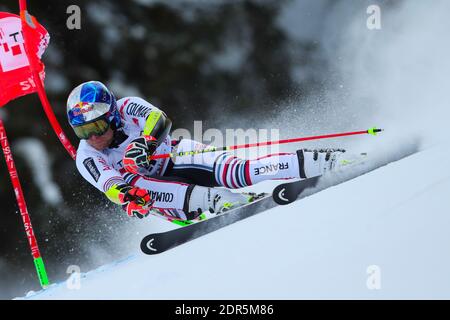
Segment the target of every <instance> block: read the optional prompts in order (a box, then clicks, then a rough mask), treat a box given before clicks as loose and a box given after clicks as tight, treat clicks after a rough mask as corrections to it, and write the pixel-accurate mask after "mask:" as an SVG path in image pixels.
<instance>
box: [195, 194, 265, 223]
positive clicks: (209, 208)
mask: <svg viewBox="0 0 450 320" xmlns="http://www.w3.org/2000/svg"><path fill="white" fill-rule="evenodd" d="M256 198H258V195H257V194H255V193H235V192H231V191H230V190H228V189H223V188H221V189H219V188H207V187H202V186H195V187H194V188H193V189H192V191H191V194H190V196H189V212H194V213H196V218H197V219H200V220H203V219H206V218H209V217H211V216H212V215H219V214H222V213H224V212H226V211H229V210H231V209H235V208H237V207H240V206H243V205H245V204H247V203H250V202H252V201H254V200H255V199H256Z"/></svg>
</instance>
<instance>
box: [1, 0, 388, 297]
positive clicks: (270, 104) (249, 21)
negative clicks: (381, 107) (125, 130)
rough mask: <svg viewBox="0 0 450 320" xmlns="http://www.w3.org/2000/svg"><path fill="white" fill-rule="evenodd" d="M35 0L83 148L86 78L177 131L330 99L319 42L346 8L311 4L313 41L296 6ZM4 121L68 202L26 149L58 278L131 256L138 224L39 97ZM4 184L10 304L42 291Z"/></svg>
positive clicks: (279, 1)
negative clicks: (44, 173) (67, 145)
mask: <svg viewBox="0 0 450 320" xmlns="http://www.w3.org/2000/svg"><path fill="white" fill-rule="evenodd" d="M28 2H29V12H30V13H31V14H32V15H34V16H35V17H37V19H38V20H39V22H40V23H41V24H42V25H43V26H44V27H45V28H46V29H47V30H48V31H49V33H50V36H51V41H50V46H49V48H48V49H47V51H46V52H45V54H44V56H43V61H44V63H45V65H46V71H47V77H46V82H45V84H46V89H47V93H48V96H49V100H50V102H51V104H52V106H53V109H54V111H55V114H56V116H57V118H58V120H59V121H60V123H61V125H62V127H63V129H64V131H65V132H66V134H67V135H68V136H69V138H70V140H71V141H72V143H73V144H74V145H75V146H77V144H78V142H77V139H76V138H75V136H74V134H73V133H72V131H71V129H70V127H69V126H68V124H67V120H66V115H65V101H66V99H67V95H68V93H69V92H70V90H71V89H72V88H73V87H75V86H76V85H78V84H79V83H81V82H84V81H88V80H100V81H102V82H104V83H106V84H107V85H109V86H110V87H111V89H112V90H113V92H114V93H115V95H116V96H117V97H119V98H120V97H122V96H124V95H139V96H142V97H143V98H144V99H147V100H149V101H150V102H152V103H153V104H155V105H156V106H159V107H160V108H161V109H163V110H165V111H166V113H167V114H168V115H169V116H170V117H171V118H172V120H173V122H174V128H179V127H183V128H187V129H192V127H193V121H194V120H203V121H204V122H203V126H204V128H208V127H219V128H223V127H228V128H233V127H234V125H235V124H236V123H237V124H238V125H239V126H240V127H244V128H245V127H253V128H255V127H256V128H258V126H257V123H258V121H259V120H267V119H270V117H271V116H273V115H277V114H279V113H281V112H284V110H283V109H282V108H281V107H279V106H281V105H283V104H285V103H287V102H289V103H291V104H292V102H293V101H294V104H296V105H298V106H299V107H301V106H302V103H303V102H305V101H307V100H308V99H309V97H311V96H320V94H321V92H323V91H324V90H326V89H328V88H329V86H330V85H331V84H330V83H332V81H331V80H333V81H334V80H335V77H336V75H335V72H334V70H333V68H332V66H331V64H329V61H328V60H327V59H325V58H323V51H324V46H323V42H321V41H322V40H321V39H320V38H316V37H315V36H314V34H316V33H317V34H319V35H320V33H321V32H322V31H321V28H322V27H323V25H322V23H321V20H322V19H323V20H325V18H326V16H327V15H328V14H330V12H333V10H335V9H339V10H342V7H343V6H342V2H343V1H339V0H329V1H327V0H322V1H318V2H320V5H319V6H318V5H317V3H318V2H316V1H313V0H311V1H301V2H303V3H304V5H303V6H302V8H304V9H305V10H304V11H299V12H298V19H299V20H302V21H304V23H305V25H307V24H308V22H310V25H311V24H313V26H315V27H310V28H311V30H310V31H305V30H298V31H299V33H301V34H310V36H309V37H308V36H303V37H296V36H295V28H294V29H293V28H291V29H290V31H287V30H286V27H285V26H286V24H289V21H282V23H280V19H281V20H283V17H284V16H286V14H287V13H286V8H287V7H288V6H290V5H292V3H293V2H294V1H289V0H267V1H250V0H248V1H184V2H183V1H151V2H150V1H143V0H141V1H65V0H63V1H62V0H47V1H28ZM373 2H374V1H370V2H368V1H357V2H356V1H351V0H347V3H348V5H347V6H346V7H348V8H349V10H348V12H347V13H344V14H343V16H344V17H345V16H347V15H348V16H351V15H354V14H355V11H356V10H359V11H358V12H359V13H360V15H361V21H363V22H364V21H365V19H366V17H367V16H366V15H365V8H366V7H367V5H368V4H371V3H373ZM180 3H181V4H180ZM71 4H77V5H78V6H79V7H80V8H81V14H82V16H81V30H68V29H67V27H66V20H67V18H68V17H69V15H68V14H67V13H66V9H67V7H68V6H69V5H71ZM384 4H385V5H390V4H389V3H388V2H385V3H384ZM344 7H345V6H344ZM308 8H310V9H308ZM0 11H7V12H11V13H17V12H18V4H17V1H10V0H8V1H5V0H2V2H1V4H0ZM290 16H291V19H292V14H291V15H290ZM293 21H295V19H294V20H293ZM340 23H341V25H343V24H345V19H342V20H340ZM339 27H340V26H339V25H336V28H339ZM293 32H294V36H293ZM327 50H330V48H329V47H328V48H327ZM313 107H314V106H313ZM0 115H1V116H2V118H3V119H4V121H5V126H6V129H7V133H8V138H9V140H10V143H11V144H12V147H13V152H14V149H15V147H17V145H18V143H20V142H21V141H22V142H23V141H24V140H23V139H30V138H31V139H33V140H31V141H34V143H36V142H41V143H42V146H43V147H44V150H45V152H46V154H47V155H48V157H49V164H48V166H50V168H51V172H52V179H53V181H54V182H55V183H56V185H57V186H58V187H59V190H60V191H61V193H62V199H63V201H60V202H58V203H56V204H55V203H53V204H52V203H49V202H48V201H45V199H44V198H43V197H42V191H43V192H46V188H47V187H48V186H46V184H45V183H39V181H36V179H34V178H33V176H35V174H34V173H33V172H32V169H31V168H30V166H29V164H28V162H27V159H26V157H27V155H26V152H25V153H23V152H21V153H16V152H14V154H15V161H16V165H17V167H18V172H19V176H20V177H21V182H22V187H23V190H24V193H25V197H26V201H27V204H28V209H29V212H30V215H31V219H32V222H33V225H34V228H35V232H36V235H37V239H38V241H39V244H40V248H41V253H42V255H43V257H44V259H45V261H46V264H47V269H48V273H49V276H50V278H51V280H52V281H53V282H55V281H61V280H63V279H65V278H66V276H67V275H66V274H65V272H66V268H67V266H68V265H69V264H77V265H80V266H83V267H84V268H85V269H86V268H93V267H96V266H98V265H100V264H101V263H105V262H107V261H112V260H113V259H115V258H117V257H121V256H126V255H127V249H126V248H127V247H126V246H120V245H118V244H117V242H114V239H116V238H117V233H118V232H120V230H121V228H126V227H127V226H130V224H131V226H132V224H133V223H134V222H130V221H129V219H128V218H127V217H124V215H123V213H122V212H121V211H119V210H118V209H117V208H115V207H114V206H113V205H110V204H109V202H108V201H107V200H106V198H105V197H104V196H103V195H102V194H100V193H99V192H98V191H97V190H95V189H94V188H93V187H91V186H90V185H88V183H87V182H85V181H84V180H83V179H82V178H81V176H79V174H78V173H77V171H76V168H75V164H74V162H73V161H72V160H71V158H70V157H69V155H68V154H67V153H66V151H65V149H64V148H63V147H62V145H61V144H60V143H59V140H58V139H57V138H56V136H55V135H54V133H53V131H52V128H51V127H50V125H49V123H48V121H47V118H46V116H45V114H44V112H43V110H42V108H41V106H40V103H39V99H38V97H37V95H31V96H26V97H22V98H20V99H17V100H15V101H13V102H11V103H9V104H8V105H7V107H6V108H2V109H1V114H0ZM287 117H289V115H287ZM275 125H277V124H275ZM278 125H279V126H278V128H279V129H280V130H281V133H282V134H283V133H285V132H283V126H282V124H278ZM25 141H26V140H25ZM42 165H43V166H45V165H46V164H42ZM0 181H1V183H0V274H1V277H0V298H11V297H13V296H22V295H23V294H24V293H26V292H27V291H29V290H38V289H39V286H38V281H37V279H36V276H35V272H34V266H33V263H32V259H31V257H30V253H29V248H28V243H27V238H26V237H25V234H24V231H23V226H22V222H21V218H20V215H19V214H18V208H17V205H16V201H15V197H14V193H13V191H12V188H11V183H10V180H9V176H8V172H7V170H6V167H5V162H4V161H3V160H1V161H0ZM92 244H95V245H96V246H97V247H99V248H101V249H102V250H103V251H102V252H103V257H102V259H94V258H93V253H92V252H91V251H90V247H91V245H92Z"/></svg>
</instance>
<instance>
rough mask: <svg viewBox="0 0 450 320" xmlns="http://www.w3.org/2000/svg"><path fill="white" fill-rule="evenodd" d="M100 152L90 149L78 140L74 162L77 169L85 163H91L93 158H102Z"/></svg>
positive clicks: (86, 144)
mask: <svg viewBox="0 0 450 320" xmlns="http://www.w3.org/2000/svg"><path fill="white" fill-rule="evenodd" d="M103 157H104V155H103V154H102V152H101V151H98V150H96V149H95V148H93V147H91V146H90V145H89V144H88V143H87V142H86V140H80V144H79V145H78V149H77V158H76V160H75V162H76V165H77V167H80V166H85V165H86V162H87V161H90V160H91V161H92V159H93V158H103Z"/></svg>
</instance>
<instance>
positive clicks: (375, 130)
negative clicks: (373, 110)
mask: <svg viewBox="0 0 450 320" xmlns="http://www.w3.org/2000/svg"><path fill="white" fill-rule="evenodd" d="M382 131H384V130H383V129H379V128H377V127H373V128H370V129H369V130H367V133H368V134H371V135H373V136H376V135H377V133H378V132H382Z"/></svg>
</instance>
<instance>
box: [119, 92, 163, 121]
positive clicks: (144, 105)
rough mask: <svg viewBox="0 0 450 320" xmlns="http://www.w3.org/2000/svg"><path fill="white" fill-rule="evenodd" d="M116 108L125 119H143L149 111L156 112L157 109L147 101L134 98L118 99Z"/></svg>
mask: <svg viewBox="0 0 450 320" xmlns="http://www.w3.org/2000/svg"><path fill="white" fill-rule="evenodd" d="M117 107H118V108H119V112H120V114H121V116H122V118H126V117H127V116H131V117H144V116H147V115H148V114H149V113H150V112H151V111H153V110H158V108H157V107H155V106H154V105H153V104H151V103H150V102H149V101H147V100H144V99H142V98H140V97H134V96H131V97H124V98H121V99H119V100H118V101H117Z"/></svg>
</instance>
